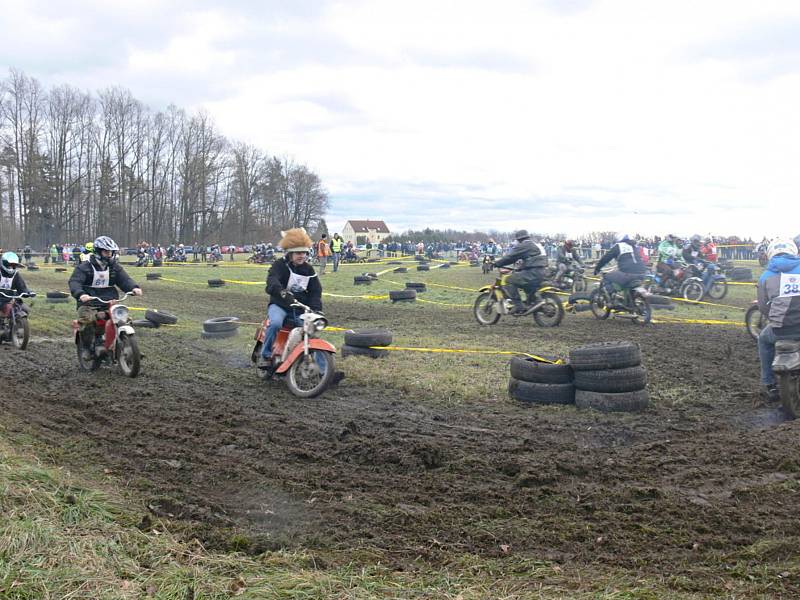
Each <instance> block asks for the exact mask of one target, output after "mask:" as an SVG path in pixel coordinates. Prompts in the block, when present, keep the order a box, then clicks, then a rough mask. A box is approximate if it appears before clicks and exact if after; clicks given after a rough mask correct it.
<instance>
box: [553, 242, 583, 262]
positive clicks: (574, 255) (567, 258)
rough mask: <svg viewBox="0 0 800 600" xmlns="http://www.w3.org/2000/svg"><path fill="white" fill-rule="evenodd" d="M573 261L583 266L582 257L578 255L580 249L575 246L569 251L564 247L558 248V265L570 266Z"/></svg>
mask: <svg viewBox="0 0 800 600" xmlns="http://www.w3.org/2000/svg"><path fill="white" fill-rule="evenodd" d="M572 261H575V262H577V263H578V264H579V265H582V264H583V262H582V261H581V257H580V256H579V255H578V249H577V248H575V247H574V246H573V248H572V250H567V249H566V248H565V247H564V245H563V244H562V245H561V246H559V247H558V255H557V256H556V262H557V263H565V264H569V263H571V262H572Z"/></svg>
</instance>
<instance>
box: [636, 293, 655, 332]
mask: <svg viewBox="0 0 800 600" xmlns="http://www.w3.org/2000/svg"><path fill="white" fill-rule="evenodd" d="M631 302H633V313H634V314H635V315H636V317H635V318H634V319H633V322H634V323H637V324H638V325H647V324H648V323H649V322H650V319H652V316H653V309H652V308H651V307H650V302H649V301H648V300H647V298H645V297H644V296H642V295H641V294H640V293H638V292H631Z"/></svg>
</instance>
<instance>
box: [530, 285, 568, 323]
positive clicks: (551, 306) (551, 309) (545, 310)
mask: <svg viewBox="0 0 800 600" xmlns="http://www.w3.org/2000/svg"><path fill="white" fill-rule="evenodd" d="M542 300H544V304H543V305H542V306H540V307H539V308H537V309H536V310H535V311H534V312H533V320H534V321H536V324H537V325H538V326H539V327H558V326H559V325H560V324H561V320H562V319H563V318H564V305H563V304H562V303H561V299H560V298H559V297H558V296H556V295H555V294H550V293H547V292H545V293H543V294H542Z"/></svg>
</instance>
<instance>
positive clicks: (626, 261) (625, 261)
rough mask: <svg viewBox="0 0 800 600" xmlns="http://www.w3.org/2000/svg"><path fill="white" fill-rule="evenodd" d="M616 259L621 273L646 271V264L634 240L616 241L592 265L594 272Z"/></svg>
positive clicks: (634, 273) (641, 272)
mask: <svg viewBox="0 0 800 600" xmlns="http://www.w3.org/2000/svg"><path fill="white" fill-rule="evenodd" d="M612 260H616V261H617V267H618V268H619V270H620V271H622V272H623V273H629V274H631V275H641V274H643V273H646V272H647V265H645V264H644V262H643V261H642V255H641V252H640V250H639V246H637V245H636V244H635V243H634V242H630V243H627V242H617V243H616V244H614V245H613V246H612V247H611V250H609V251H608V252H606V253H605V254H604V255H603V258H601V259H600V260H599V261H597V264H596V265H595V267H594V272H595V273H599V272H600V269H602V268H603V267H604V266H606V265H607V264H608V263H610V262H611V261H612Z"/></svg>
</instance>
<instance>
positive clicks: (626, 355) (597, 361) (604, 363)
mask: <svg viewBox="0 0 800 600" xmlns="http://www.w3.org/2000/svg"><path fill="white" fill-rule="evenodd" d="M569 362H570V364H571V365H572V368H573V369H574V370H575V371H592V370H596V369H621V368H623V367H634V366H636V365H638V364H640V363H641V362H642V352H641V350H640V349H639V344H636V343H634V342H623V341H620V342H595V343H593V344H586V345H585V346H580V347H579V348H573V349H572V350H570V352H569Z"/></svg>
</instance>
